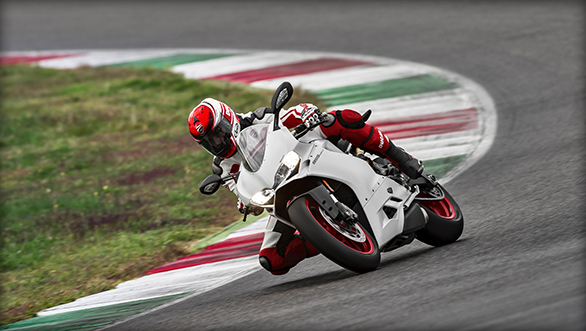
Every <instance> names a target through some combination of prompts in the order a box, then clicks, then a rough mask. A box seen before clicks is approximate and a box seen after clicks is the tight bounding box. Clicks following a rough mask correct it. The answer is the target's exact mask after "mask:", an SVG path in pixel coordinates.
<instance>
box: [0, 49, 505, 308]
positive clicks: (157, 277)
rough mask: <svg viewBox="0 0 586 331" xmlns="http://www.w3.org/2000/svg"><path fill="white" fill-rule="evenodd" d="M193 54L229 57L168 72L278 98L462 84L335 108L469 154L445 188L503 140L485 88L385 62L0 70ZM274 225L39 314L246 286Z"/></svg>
mask: <svg viewBox="0 0 586 331" xmlns="http://www.w3.org/2000/svg"><path fill="white" fill-rule="evenodd" d="M190 54H191V55H202V54H203V55H205V54H225V55H229V56H224V57H217V58H210V59H206V60H198V61H195V62H188V63H181V64H177V65H172V66H169V67H168V70H171V71H173V72H177V73H181V74H183V75H184V76H185V77H187V78H194V79H219V80H227V81H233V82H241V83H245V84H248V85H251V86H253V87H259V88H266V89H274V88H276V87H277V86H278V85H279V84H280V83H281V82H283V81H289V82H291V83H292V84H293V86H294V87H295V88H302V89H305V90H309V91H317V92H319V91H324V90H332V89H334V90H335V89H343V88H345V87H348V86H355V85H356V86H357V85H360V84H363V85H364V84H367V85H368V84H374V83H376V82H381V81H388V80H397V79H403V78H407V79H408V78H410V77H414V76H418V75H419V76H421V75H433V76H435V77H440V78H441V79H443V80H446V81H448V82H451V83H454V84H455V85H457V87H455V88H450V89H444V90H440V91H431V92H422V93H410V94H407V95H401V96H394V97H388V98H385V97H383V98H380V97H375V98H373V99H372V100H363V99H360V100H358V101H351V102H349V103H342V104H336V105H335V106H333V107H330V108H328V110H333V109H343V108H352V109H356V110H357V111H361V112H364V111H366V110H367V109H372V110H373V114H372V116H371V121H373V122H375V123H377V124H378V125H380V126H381V129H382V131H383V132H385V133H386V134H388V135H389V136H390V137H391V138H392V139H393V141H394V142H395V144H396V145H399V146H402V147H404V148H405V149H406V150H407V151H409V152H410V153H412V154H413V155H414V156H416V157H417V158H419V159H422V160H424V161H425V160H433V159H439V158H447V157H452V156H462V155H465V157H464V158H463V160H462V161H460V162H459V163H458V164H457V165H455V166H454V167H453V168H452V169H451V170H450V171H449V172H448V173H447V174H445V175H444V176H443V177H442V178H441V181H442V182H443V183H446V182H448V181H449V180H451V179H453V178H455V177H456V176H457V175H458V174H459V173H461V172H462V171H464V170H465V169H467V168H468V167H470V166H471V165H472V164H474V163H475V162H477V161H478V160H480V159H481V158H482V156H483V155H484V154H486V152H487V151H488V149H489V148H490V146H491V144H492V141H493V140H494V137H495V134H496V123H497V119H496V110H495V106H494V102H493V100H492V98H491V97H490V95H489V94H488V93H487V92H486V91H485V90H484V89H483V88H482V87H481V86H480V85H478V84H477V83H475V82H474V81H472V80H470V79H468V78H466V77H463V76H461V75H458V74H456V73H453V72H450V71H447V70H443V69H440V68H436V67H432V66H428V65H423V64H419V63H413V62H408V61H401V60H396V59H389V58H382V57H374V56H364V55H352V54H339V53H319V52H282V51H279V52H276V51H244V50H225V49H219V50H218V49H206V50H201V49H163V50H126V51H120V50H99V51H93V50H90V51H88V50H73V51H46V52H13V53H2V54H1V56H0V64H13V63H32V64H34V65H39V66H42V67H47V68H57V69H68V68H76V67H79V66H84V65H89V66H104V65H116V64H120V63H132V62H136V61H156V59H157V58H161V59H165V60H167V61H170V60H173V59H176V58H177V56H178V55H182V56H187V57H188V56H189V55H190ZM153 59H154V60H153ZM324 59H327V60H324ZM393 119H396V120H393ZM266 221H267V218H263V219H261V220H259V221H257V222H255V223H253V224H252V225H250V226H249V227H247V228H244V229H241V230H238V231H236V232H234V233H232V234H231V235H230V236H228V238H226V239H225V240H224V241H221V242H219V243H216V244H214V245H210V246H208V247H207V248H206V250H204V251H203V252H201V253H198V254H194V255H192V256H189V257H185V258H182V259H178V260H177V261H174V262H171V263H170V264H169V265H165V266H161V267H158V268H155V269H152V270H150V271H149V273H150V274H149V275H147V276H145V277H142V278H139V279H135V280H132V281H128V282H125V283H122V284H120V285H118V286H117V287H116V288H115V289H113V290H110V291H106V292H102V293H98V294H95V295H90V296H87V297H84V298H81V299H78V300H76V301H74V302H71V303H68V304H64V305H61V306H57V307H53V308H50V309H46V310H44V311H41V312H40V313H38V315H40V316H43V315H51V314H58V313H63V312H69V311H76V310H81V309H88V308H95V307H104V306H109V305H113V304H117V303H124V302H133V301H140V300H145V299H150V298H156V297H162V296H168V295H173V294H181V293H191V294H189V295H188V296H187V297H192V296H195V295H199V294H201V293H203V292H206V291H209V290H211V289H214V288H217V287H219V286H222V285H224V284H226V283H228V282H231V281H234V280H237V279H239V278H241V277H244V276H246V275H248V274H250V273H253V272H255V271H257V270H260V269H261V267H260V266H259V264H258V260H257V257H256V253H255V252H258V247H259V246H260V242H261V241H262V233H263V231H264V225H265V224H266ZM255 250H256V251H255ZM242 254H244V255H242ZM240 255H242V256H240ZM185 298H186V297H184V298H182V299H179V300H184V299H185Z"/></svg>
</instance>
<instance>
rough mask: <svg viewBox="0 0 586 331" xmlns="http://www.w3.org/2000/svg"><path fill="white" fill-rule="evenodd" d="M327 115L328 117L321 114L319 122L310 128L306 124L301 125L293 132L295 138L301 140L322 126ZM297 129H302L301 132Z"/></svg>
mask: <svg viewBox="0 0 586 331" xmlns="http://www.w3.org/2000/svg"><path fill="white" fill-rule="evenodd" d="M326 115H327V114H326V113H321V114H320V116H319V121H318V122H317V123H315V124H314V125H312V126H310V127H306V126H305V124H303V123H301V124H299V125H298V126H296V127H295V129H294V130H293V137H295V139H299V138H301V137H303V136H305V135H306V134H307V133H308V132H309V131H311V130H313V129H315V128H316V127H318V126H320V125H321V124H322V123H323V122H324V121H325V119H326ZM297 128H300V129H299V131H298V130H297Z"/></svg>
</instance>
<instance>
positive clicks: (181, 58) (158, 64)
mask: <svg viewBox="0 0 586 331" xmlns="http://www.w3.org/2000/svg"><path fill="white" fill-rule="evenodd" d="M234 55H236V54H226V53H219V54H214V53H210V54H174V55H170V56H164V57H156V58H152V59H151V58H149V59H144V60H139V61H131V62H122V63H115V64H112V65H111V66H112V67H150V68H157V69H166V68H170V67H173V66H176V65H180V64H185V63H193V62H201V61H208V60H213V59H219V58H224V57H228V56H234Z"/></svg>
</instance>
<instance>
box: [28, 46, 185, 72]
mask: <svg viewBox="0 0 586 331" xmlns="http://www.w3.org/2000/svg"><path fill="white" fill-rule="evenodd" d="M175 53H176V51H171V50H156V51H95V52H89V53H87V54H84V55H82V56H77V57H70V58H63V59H52V60H44V61H40V62H39V66H41V67H44V68H53V69H73V68H77V67H81V66H92V67H95V66H104V65H110V64H115V63H120V62H131V61H139V60H144V59H149V58H153V57H161V56H170V55H173V54H175Z"/></svg>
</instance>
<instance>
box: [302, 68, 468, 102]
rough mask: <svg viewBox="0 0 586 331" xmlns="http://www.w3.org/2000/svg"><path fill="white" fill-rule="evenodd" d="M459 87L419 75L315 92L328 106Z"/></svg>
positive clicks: (427, 75) (443, 80)
mask: <svg viewBox="0 0 586 331" xmlns="http://www.w3.org/2000/svg"><path fill="white" fill-rule="evenodd" d="M457 87H459V86H458V85H457V84H455V83H452V82H448V81H446V80H445V79H443V78H440V77H438V76H434V75H429V74H426V75H418V76H412V77H407V78H399V79H390V80H385V81H381V82H374V83H367V84H360V85H352V86H346V87H339V88H334V89H327V90H317V91H313V93H314V94H316V95H317V96H318V97H320V98H322V99H323V100H325V101H326V103H327V104H328V106H336V105H342V104H346V103H356V102H361V101H370V100H376V99H384V98H395V97H400V96H405V95H410V94H419V93H426V92H435V91H442V90H450V89H455V88H457Z"/></svg>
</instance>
